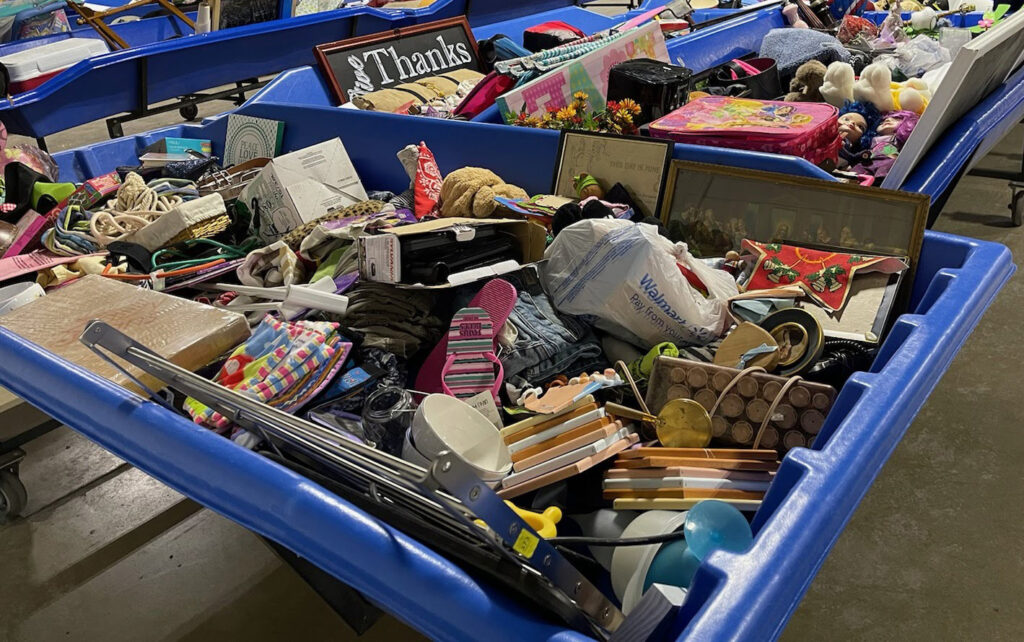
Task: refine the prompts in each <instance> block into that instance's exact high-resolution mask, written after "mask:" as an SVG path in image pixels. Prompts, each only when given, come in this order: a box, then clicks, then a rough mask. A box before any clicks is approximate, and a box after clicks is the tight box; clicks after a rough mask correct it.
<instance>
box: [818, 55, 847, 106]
mask: <svg viewBox="0 0 1024 642" xmlns="http://www.w3.org/2000/svg"><path fill="white" fill-rule="evenodd" d="M853 83H854V74H853V66H852V65H850V63H847V62H838V61H837V62H834V63H832V64H831V65H829V66H828V69H827V70H825V78H824V82H823V83H822V85H821V90H820V92H821V97H822V98H824V99H825V102H827V103H828V104H830V105H832V106H833V107H836V108H840V109H841V108H842V106H843V105H845V104H846V103H848V102H853Z"/></svg>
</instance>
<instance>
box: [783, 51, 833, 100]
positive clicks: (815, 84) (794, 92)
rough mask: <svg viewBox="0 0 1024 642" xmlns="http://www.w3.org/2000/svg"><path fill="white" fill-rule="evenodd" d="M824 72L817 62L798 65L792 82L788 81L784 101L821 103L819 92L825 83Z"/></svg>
mask: <svg viewBox="0 0 1024 642" xmlns="http://www.w3.org/2000/svg"><path fill="white" fill-rule="evenodd" d="M825 71H826V67H825V65H823V64H822V63H820V62H818V61H817V60H808V61H807V62H805V63H804V64H802V65H800V66H799V67H798V68H797V70H796V75H795V76H793V80H790V81H789V93H788V94H786V97H785V98H784V100H785V101H786V102H791V103H820V102H822V101H823V99H822V96H821V92H820V91H819V90H820V89H821V86H822V83H824V82H825Z"/></svg>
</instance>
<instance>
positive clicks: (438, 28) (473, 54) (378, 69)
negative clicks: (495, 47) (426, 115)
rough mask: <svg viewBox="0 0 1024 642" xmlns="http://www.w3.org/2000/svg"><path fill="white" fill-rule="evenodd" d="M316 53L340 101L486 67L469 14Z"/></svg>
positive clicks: (328, 46)
mask: <svg viewBox="0 0 1024 642" xmlns="http://www.w3.org/2000/svg"><path fill="white" fill-rule="evenodd" d="M314 53H315V55H316V60H317V64H318V65H319V66H320V71H321V73H323V74H324V78H326V79H327V83H328V85H329V86H330V88H331V92H332V93H333V94H334V98H335V99H336V100H337V101H338V103H339V104H345V103H347V102H349V101H351V100H352V99H353V98H355V97H356V96H362V95H363V94H368V93H370V92H372V91H378V90H380V89H387V88H389V87H394V86H396V85H400V84H402V83H410V82H413V81H415V80H419V79H420V78H426V77H427V76H437V75H440V74H443V73H445V72H448V71H455V70H456V69H473V70H476V71H479V70H480V58H479V55H478V53H477V47H476V39H475V38H474V37H473V32H472V31H470V29H469V22H468V21H467V20H466V17H465V16H459V17H457V18H447V19H445V20H437V21H435V22H428V23H425V24H421V25H413V26H411V27H401V28H399V29H393V30H391V31H385V32H383V33H377V34H371V35H368V36H359V37H358V38H348V39H347V40H339V41H337V42H329V43H327V44H322V45H317V46H316V47H315V48H314Z"/></svg>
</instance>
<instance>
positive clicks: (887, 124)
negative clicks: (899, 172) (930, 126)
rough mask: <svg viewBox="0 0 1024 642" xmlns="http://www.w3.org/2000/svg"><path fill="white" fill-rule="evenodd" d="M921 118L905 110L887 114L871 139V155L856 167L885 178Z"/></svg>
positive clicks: (861, 170) (858, 169) (860, 170)
mask: <svg viewBox="0 0 1024 642" xmlns="http://www.w3.org/2000/svg"><path fill="white" fill-rule="evenodd" d="M919 118H920V116H918V115H917V114H915V113H914V112H912V111H905V110H904V111H894V112H891V113H888V114H886V115H885V117H884V118H883V119H882V122H880V123H879V124H878V130H877V131H878V135H877V136H875V137H874V139H873V140H872V141H871V154H870V156H869V157H868V158H867V159H866V160H864V161H861V162H860V163H859V164H858V165H857V166H856V167H855V168H854V169H856V170H857V171H858V172H859V173H863V174H871V175H872V176H874V177H875V178H883V177H884V176H885V175H886V174H888V173H889V169H891V168H892V165H893V163H895V162H896V157H897V156H899V153H900V150H901V149H903V145H905V144H906V142H907V139H908V138H910V133H911V132H912V131H914V126H915V125H917V121H918V119H919Z"/></svg>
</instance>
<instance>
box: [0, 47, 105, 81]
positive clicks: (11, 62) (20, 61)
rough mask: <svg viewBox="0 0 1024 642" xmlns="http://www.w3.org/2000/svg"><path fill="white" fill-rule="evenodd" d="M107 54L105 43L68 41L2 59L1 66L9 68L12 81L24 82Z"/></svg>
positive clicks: (35, 48)
mask: <svg viewBox="0 0 1024 642" xmlns="http://www.w3.org/2000/svg"><path fill="white" fill-rule="evenodd" d="M107 51H108V49H107V45H106V43H105V42H103V41H102V40H96V39H94V38H68V39H67V40H61V41H59V42H52V43H50V44H48V45H41V46H39V47H33V48H32V49H25V50H23V51H19V52H17V53H13V54H10V55H9V56H3V57H0V64H2V65H3V66H4V67H5V68H6V69H7V73H8V76H9V78H10V80H11V82H21V81H24V80H31V79H32V78H35V77H37V76H41V75H43V74H48V73H52V72H54V71H58V70H60V69H66V68H68V67H70V66H72V65H74V64H75V63H77V62H81V61H82V60H86V59H88V58H92V57H93V56H97V55H99V54H102V53H107Z"/></svg>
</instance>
